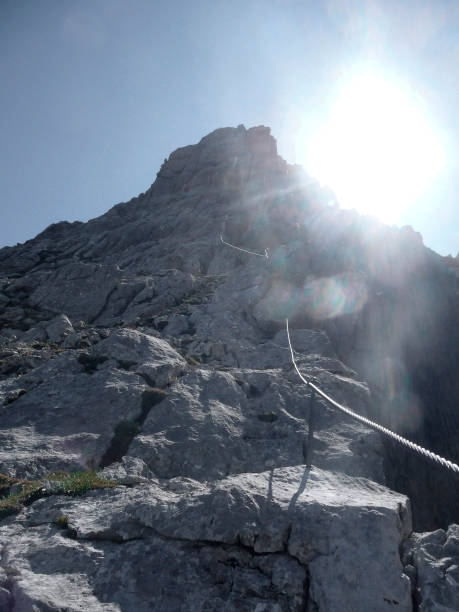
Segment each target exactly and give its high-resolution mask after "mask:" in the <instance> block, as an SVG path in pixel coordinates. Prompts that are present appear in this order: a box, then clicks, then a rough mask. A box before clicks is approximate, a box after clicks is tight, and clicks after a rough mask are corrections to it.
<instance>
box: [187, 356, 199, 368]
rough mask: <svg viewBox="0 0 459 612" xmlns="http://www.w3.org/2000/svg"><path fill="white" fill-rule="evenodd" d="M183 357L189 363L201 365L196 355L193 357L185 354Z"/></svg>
mask: <svg viewBox="0 0 459 612" xmlns="http://www.w3.org/2000/svg"><path fill="white" fill-rule="evenodd" d="M185 359H186V360H187V362H188V363H189V364H190V365H194V366H199V365H201V362H200V361H198V359H196V357H193V355H187V356H186V357H185Z"/></svg>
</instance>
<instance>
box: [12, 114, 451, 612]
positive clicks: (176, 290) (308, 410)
mask: <svg viewBox="0 0 459 612" xmlns="http://www.w3.org/2000/svg"><path fill="white" fill-rule="evenodd" d="M220 237H222V238H223V240H225V241H226V242H229V243H232V244H234V245H237V246H239V247H242V248H245V249H248V250H249V251H252V252H253V253H257V254H258V255H259V256H257V255H253V254H249V253H244V252H242V251H238V250H235V249H232V248H231V247H229V246H227V245H225V244H223V243H222V242H221V238H220ZM266 251H267V254H268V257H265V253H266ZM455 275H456V270H455V268H454V260H452V261H448V260H446V259H445V258H442V257H440V256H438V255H436V254H435V253H433V252H432V251H429V250H428V249H426V248H425V247H424V246H423V244H422V239H421V238H420V236H419V235H417V234H416V233H415V232H413V231H412V230H410V229H409V228H405V229H402V230H398V229H396V228H388V227H386V226H383V225H381V224H379V223H377V222H376V221H374V220H370V219H368V218H362V217H361V216H359V215H357V213H354V212H352V211H343V210H340V209H339V208H337V207H336V206H335V205H334V204H333V197H331V194H330V192H329V191H327V190H325V189H322V188H320V187H319V185H318V184H316V183H315V182H314V181H313V180H311V179H310V178H309V177H308V176H307V175H306V174H305V173H304V172H303V171H302V170H301V169H299V168H298V167H296V166H290V165H288V164H287V163H286V162H285V161H284V160H282V159H281V158H280V157H279V156H278V155H277V152H276V142H275V140H274V139H273V137H272V136H271V135H270V132H269V129H268V128H265V127H261V126H260V127H257V128H252V129H249V130H246V129H245V128H244V127H243V126H239V127H238V128H224V129H220V130H216V131H215V132H213V133H212V134H209V135H208V136H206V137H205V138H203V139H202V141H201V142H200V143H198V144H197V145H192V146H188V147H184V148H181V149H178V150H177V151H175V152H174V153H172V154H171V156H170V157H169V159H168V160H166V161H165V163H164V164H163V166H162V167H161V169H160V171H159V173H158V176H157V179H156V181H155V183H154V184H153V185H152V186H151V188H150V189H148V190H147V191H146V192H145V193H144V194H141V195H140V196H138V197H137V198H134V199H133V200H131V201H130V202H128V203H122V204H118V205H117V206H115V207H114V208H112V209H111V210H110V211H109V212H107V213H106V214H105V215H103V216H102V217H99V218H97V219H94V220H92V221H90V222H88V223H85V224H83V223H78V222H76V223H66V222H63V223H59V224H56V225H53V226H50V227H49V228H48V229H47V230H45V231H44V232H42V234H40V235H39V236H37V238H35V239H34V240H31V241H28V242H27V243H25V244H24V245H18V246H16V247H7V248H5V249H2V250H1V251H0V473H4V474H6V475H9V476H15V477H19V478H28V479H31V478H45V477H46V476H47V475H48V474H49V473H50V472H53V471H59V470H66V471H73V470H81V469H93V468H103V474H105V476H106V477H107V478H109V479H111V480H115V481H116V482H118V483H119V486H118V487H117V488H115V489H110V490H96V491H91V492H88V493H86V494H85V495H84V496H83V497H75V498H70V497H64V496H58V495H51V496H49V497H46V498H44V499H39V500H37V501H34V502H33V503H31V505H29V506H28V507H27V508H25V509H24V510H23V511H22V512H21V513H19V514H16V515H12V516H9V517H6V518H3V519H0V610H5V611H8V612H11V611H14V612H23V611H25V612H28V611H29V610H30V611H31V612H32V611H35V610H47V611H53V610H56V611H57V610H71V611H73V610H75V611H76V610H91V611H92V610H94V611H96V610H97V611H99V610H101V611H102V610H103V611H106V610H110V611H112V610H113V611H115V610H116V611H123V612H131V611H132V612H137V611H142V610H145V611H146V610H152V609H154V610H158V611H169V610H183V611H187V610H190V609H196V610H202V611H204V610H205V611H212V610H220V609H225V610H235V611H236V610H238V611H239V610H247V611H252V610H256V611H258V612H262V611H271V612H281V611H282V612H283V611H290V610H293V611H304V610H307V611H308V612H314V611H321V612H334V611H336V612H338V611H339V612H343V611H344V612H347V611H349V612H360V611H361V612H367V611H369V610H372V611H375V612H379V611H386V610H392V609H397V610H400V611H410V610H412V609H413V608H412V606H413V601H414V602H415V605H417V606H421V607H420V608H419V609H421V610H457V609H459V597H458V596H457V592H458V589H457V588H456V586H457V580H456V579H457V577H456V575H455V573H454V572H455V569H454V567H455V561H454V559H455V558H456V557H455V556H454V555H456V556H457V551H456V552H454V551H453V552H454V555H453V553H451V555H452V556H451V561H448V560H446V561H445V560H444V556H442V555H443V553H445V554H446V553H447V552H448V551H450V549H451V547H452V546H453V545H454V542H455V540H454V538H455V533H456V532H455V531H454V529H455V527H450V528H449V529H450V530H449V531H448V532H447V535H444V533H445V532H444V531H441V532H440V531H438V532H437V531H436V532H434V534H438V533H440V535H441V534H443V535H441V537H440V536H436V535H434V534H433V535H426V534H423V535H422V536H419V535H416V534H414V535H411V532H412V526H411V507H412V508H413V516H414V522H415V527H416V528H417V530H418V531H425V530H428V529H436V528H438V527H441V528H443V529H447V528H448V525H449V523H450V522H452V521H456V522H457V521H458V520H459V516H458V510H457V508H458V501H459V498H458V487H457V484H458V479H457V478H455V477H454V474H450V473H445V472H444V471H443V470H442V469H441V468H438V467H435V466H433V467H431V466H430V465H429V464H428V463H427V461H426V460H424V459H422V458H420V457H418V456H412V455H411V454H409V453H408V451H404V450H403V449H400V448H398V447H396V446H393V445H392V444H389V443H388V442H387V441H385V440H381V439H380V437H379V435H378V434H376V433H375V432H373V431H372V430H370V429H368V428H367V427H365V426H363V425H361V424H360V423H358V422H356V421H353V420H351V419H350V418H348V417H345V416H343V415H342V414H341V413H339V412H337V411H336V410H335V409H334V408H332V407H330V406H329V405H328V404H327V403H325V402H324V401H323V400H322V399H321V398H317V397H316V398H315V399H314V401H313V398H312V396H311V393H310V391H309V390H308V389H307V387H306V386H305V385H303V384H302V383H301V382H300V380H299V379H298V376H297V374H296V372H295V370H294V369H293V367H292V364H291V360H290V353H289V350H288V343H287V337H286V332H285V318H286V317H289V320H290V327H291V335H292V342H293V348H294V350H295V355H296V358H297V362H298V365H299V367H300V369H301V371H302V372H303V374H304V375H306V376H310V377H312V378H313V379H314V381H315V382H316V383H317V384H318V385H319V386H320V387H321V388H322V389H323V390H324V391H326V392H327V393H328V394H330V395H331V396H332V397H334V398H335V399H337V400H338V401H340V402H342V403H345V404H347V405H349V406H351V407H352V408H353V409H354V410H355V411H357V412H358V413H360V414H363V415H366V416H370V417H371V418H375V419H376V420H378V421H380V422H382V423H383V424H385V425H388V426H390V427H392V428H393V429H395V430H396V431H398V432H399V433H403V434H406V435H408V436H410V437H411V438H412V439H415V440H416V441H418V442H420V443H421V444H425V445H427V446H428V447H429V448H431V449H432V450H434V451H437V452H439V453H440V454H444V455H446V456H447V457H448V458H450V459H452V460H456V461H457V460H458V459H459V454H458V449H457V442H456V441H457V426H458V425H459V423H458V416H457V411H456V410H455V407H456V406H457V401H458V399H459V387H458V384H459V383H458V378H457V376H456V375H455V373H457V366H458V347H459V342H458V340H459V338H458V325H457V323H458V321H457V312H458V311H457V306H458V299H457V293H456V286H455ZM391 489H392V490H391ZM8 492H11V491H8V490H5V489H4V490H3V494H7V493H8ZM0 494H1V492H0ZM405 494H408V495H409V496H410V497H411V504H410V503H409V502H408V500H407V498H406V497H405ZM0 502H1V499H0ZM62 517H64V518H65V520H62ZM59 520H61V523H63V524H64V526H65V528H64V529H59V528H58V526H57V524H56V521H57V522H58V523H59ZM61 526H62V524H61ZM410 536H411V537H410ZM430 537H433V538H434V540H435V542H436V541H437V540H436V539H435V538H437V539H438V540H439V543H438V546H440V548H441V547H443V548H441V550H440V548H438V550H437V549H435V551H434V552H435V555H437V556H436V557H435V558H437V557H438V559H442V561H441V563H442V564H443V565H444V567H445V568H446V570H445V571H446V572H447V574H448V580H446V581H445V580H443V578H442V575H440V574H441V572H440V573H439V572H438V571H437V569H436V568H437V567H438V563H440V561H439V562H438V563H437V562H436V561H435V562H431V561H430V559H431V558H433V557H432V556H430V557H429V555H431V554H433V553H431V551H430V549H428V546H427V543H428V542H430V540H429V538H430ZM440 540H441V542H440ZM445 542H449V544H446V543H445ZM451 542H452V543H453V544H451ZM445 546H446V548H445ZM402 547H403V550H404V553H403V559H402V558H401V556H400V551H401V550H402ZM453 547H454V546H453ZM443 549H444V550H443ZM445 551H446V552H445ZM437 553H438V554H437ZM448 554H449V553H448ZM413 597H414V599H413ZM422 606H424V607H422ZM429 606H430V607H429ZM435 606H437V607H435ZM441 606H443V607H441ZM454 606H456V608H455V607H454Z"/></svg>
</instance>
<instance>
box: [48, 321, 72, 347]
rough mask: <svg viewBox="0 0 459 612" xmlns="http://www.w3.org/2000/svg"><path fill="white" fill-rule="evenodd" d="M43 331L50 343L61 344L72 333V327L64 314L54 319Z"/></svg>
mask: <svg viewBox="0 0 459 612" xmlns="http://www.w3.org/2000/svg"><path fill="white" fill-rule="evenodd" d="M45 329H46V333H47V335H48V339H49V340H50V342H61V341H62V340H64V339H65V338H66V337H67V336H68V335H70V334H71V333H72V332H73V331H74V330H73V325H72V324H71V322H70V320H69V318H68V317H67V315H65V314H61V315H57V316H56V317H54V319H52V320H51V321H50V322H49V323H48V324H47V325H46V328H45Z"/></svg>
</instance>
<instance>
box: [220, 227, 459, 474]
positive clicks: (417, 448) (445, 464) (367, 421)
mask: <svg viewBox="0 0 459 612" xmlns="http://www.w3.org/2000/svg"><path fill="white" fill-rule="evenodd" d="M220 240H221V242H222V244H226V245H227V246H229V247H231V248H233V249H236V250H238V251H242V252H243V253H248V254H249V255H256V256H257V257H264V258H266V259H268V257H269V255H268V249H265V253H264V255H261V254H260V253H255V252H253V251H248V250H247V249H241V248H240V247H237V246H235V245H234V244H230V243H229V242H225V240H223V236H222V235H221V234H220ZM285 322H286V328H287V340H288V349H287V347H281V346H278V345H276V344H275V343H274V342H272V341H271V342H272V344H274V345H275V346H278V348H285V349H286V350H290V356H291V359H292V363H293V365H294V367H295V370H296V372H297V374H298V376H299V377H300V379H301V380H302V381H303V382H304V383H305V384H306V385H307V386H308V387H311V389H313V390H314V391H316V392H317V393H318V394H319V395H320V396H321V397H323V398H324V399H325V400H326V401H327V402H328V403H329V404H331V405H332V406H335V408H338V410H340V411H341V412H344V414H348V415H349V416H351V417H352V418H354V419H356V420H357V421H360V422H361V423H364V424H365V425H367V426H368V427H371V428H372V429H375V430H376V431H379V432H380V433H382V434H384V435H385V436H387V437H389V438H391V439H392V440H395V441H396V442H398V443H399V444H402V445H404V446H406V447H407V448H409V449H411V450H413V451H416V452H417V453H420V454H421V455H424V456H425V457H427V458H428V459H431V460H432V461H435V462H436V463H438V464H440V465H442V466H443V467H446V468H447V469H449V470H452V471H453V472H456V473H457V474H459V465H457V464H456V463H453V462H452V461H449V460H448V459H445V458H444V457H441V456H440V455H437V454H436V453H433V452H432V451H430V450H427V449H426V448H423V447H422V446H420V445H419V444H415V442H411V440H408V439H407V438H404V437H403V436H400V435H399V434H396V433H394V432H393V431H391V430H390V429H388V428H387V427H384V426H383V425H380V424H379V423H375V422H374V421H372V420H370V419H368V418H367V417H364V416H362V415H360V414H358V413H357V412H354V411H353V410H351V409H350V408H348V407H347V406H343V405H342V404H340V403H339V402H337V401H336V400H334V399H333V398H332V397H330V396H329V395H327V394H326V393H325V392H324V391H322V389H320V387H318V386H317V385H315V384H314V383H312V382H311V381H309V380H307V379H306V378H305V377H304V376H303V375H302V374H301V372H300V370H299V368H298V366H297V363H296V361H295V355H294V351H293V347H292V342H291V340H290V331H289V327H288V319H286V320H285Z"/></svg>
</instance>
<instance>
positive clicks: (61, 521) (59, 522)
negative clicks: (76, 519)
mask: <svg viewBox="0 0 459 612" xmlns="http://www.w3.org/2000/svg"><path fill="white" fill-rule="evenodd" d="M54 524H55V525H56V527H58V529H67V527H68V526H69V523H68V519H67V517H66V516H59V517H58V518H57V519H55V520H54Z"/></svg>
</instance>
